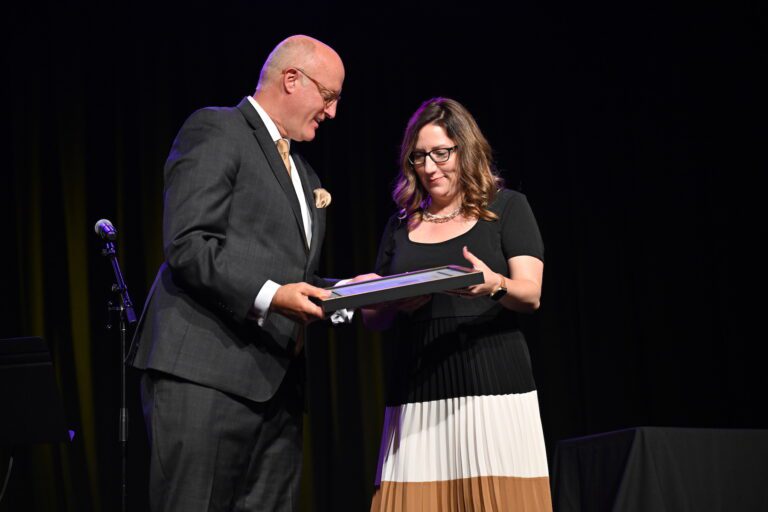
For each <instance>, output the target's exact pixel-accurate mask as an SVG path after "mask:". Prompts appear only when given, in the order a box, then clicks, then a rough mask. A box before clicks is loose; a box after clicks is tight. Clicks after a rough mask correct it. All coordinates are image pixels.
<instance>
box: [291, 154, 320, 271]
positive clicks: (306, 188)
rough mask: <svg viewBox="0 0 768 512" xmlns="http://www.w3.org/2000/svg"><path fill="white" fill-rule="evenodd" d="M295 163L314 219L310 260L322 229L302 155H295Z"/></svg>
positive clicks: (311, 216) (310, 213)
mask: <svg viewBox="0 0 768 512" xmlns="http://www.w3.org/2000/svg"><path fill="white" fill-rule="evenodd" d="M293 163H294V164H296V170H297V171H298V173H299V177H300V178H301V188H302V189H303V190H304V197H305V198H306V200H307V209H308V210H309V216H310V218H311V219H312V246H311V247H310V248H309V258H308V260H309V261H311V260H312V255H313V254H314V253H315V252H316V250H317V242H318V241H319V240H320V238H319V236H318V235H319V229H320V223H319V222H318V218H317V213H318V212H317V208H316V207H315V197H314V193H313V192H312V189H311V188H310V187H311V185H310V184H309V174H308V173H307V167H306V166H305V165H304V162H303V161H302V159H301V157H299V156H294V157H293Z"/></svg>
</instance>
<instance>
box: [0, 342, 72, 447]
mask: <svg viewBox="0 0 768 512" xmlns="http://www.w3.org/2000/svg"><path fill="white" fill-rule="evenodd" d="M0 411H2V414H0V417H1V418H2V419H0V446H14V445H21V444H34V443H54V442H59V441H67V440H68V439H69V432H68V430H67V426H66V421H65V419H64V408H63V406H62V403H61V396H60V395H59V389H58V387H57V386H56V379H55V377H54V373H53V363H52V362H51V356H50V353H49V352H48V347H47V346H46V344H45V342H44V341H43V339H42V338H38V337H26V338H10V339H3V340H0Z"/></svg>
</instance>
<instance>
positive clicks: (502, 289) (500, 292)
mask: <svg viewBox="0 0 768 512" xmlns="http://www.w3.org/2000/svg"><path fill="white" fill-rule="evenodd" d="M499 277H501V282H500V283H499V286H497V287H496V289H494V290H493V291H492V292H491V299H492V300H495V301H497V302H498V301H500V300H501V299H502V298H503V297H504V296H505V295H506V294H507V287H506V284H507V281H506V279H504V276H502V275H501V274H499Z"/></svg>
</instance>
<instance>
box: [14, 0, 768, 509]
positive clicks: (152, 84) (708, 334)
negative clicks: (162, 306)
mask: <svg viewBox="0 0 768 512" xmlns="http://www.w3.org/2000/svg"><path fill="white" fill-rule="evenodd" d="M14 3H15V4H17V5H12V6H10V7H8V6H6V7H5V8H4V10H5V12H4V14H3V16H2V21H0V28H2V38H3V39H2V41H3V45H2V52H3V55H4V61H3V62H4V65H3V79H2V89H1V91H2V99H3V101H4V104H5V109H4V111H5V112H6V113H5V115H4V118H5V120H6V122H4V123H3V125H2V126H3V133H2V136H1V137H0V141H2V144H3V146H2V155H3V156H4V158H3V162H4V163H3V164H2V167H3V169H2V173H1V174H0V180H2V182H0V215H1V217H0V218H1V219H2V240H3V242H2V248H3V249H2V253H1V254H2V258H3V265H2V284H1V285H0V286H2V294H0V301H1V302H0V314H2V321H1V322H0V338H6V337H13V336H24V335H38V336H42V337H44V338H45V340H46V341H47V342H48V344H49V346H50V348H51V353H52V355H53V359H54V364H55V367H56V377H57V380H58V384H59V386H60V389H61V393H62V397H63V399H64V405H65V408H66V411H67V415H68V422H69V424H70V425H71V428H72V429H73V430H75V432H76V435H75V438H74V440H73V441H72V442H71V443H69V444H66V445H65V444H61V445H52V446H48V445H41V446H34V447H16V448H14V449H13V450H11V449H9V448H2V449H0V455H3V456H2V457H0V482H2V478H3V477H4V476H5V472H6V467H7V460H8V455H10V454H11V453H13V455H14V456H15V457H14V469H13V473H12V475H11V479H10V483H9V486H8V491H7V493H6V497H5V498H4V500H3V501H2V502H1V503H0V511H2V512H8V511H22V510H23V511H78V512H80V511H113V510H119V496H120V492H119V491H120V489H119V483H120V478H119V477H120V452H119V445H118V442H117V439H118V437H117V436H118V431H117V425H118V423H117V419H118V416H117V409H118V406H119V391H120V381H119V369H120V354H119V344H118V339H117V336H116V333H114V332H109V331H106V330H105V329H104V323H105V319H106V313H105V304H106V301H107V300H108V299H109V295H110V293H109V288H110V285H111V283H112V274H111V269H110V267H109V265H108V262H107V260H105V259H104V258H103V257H102V256H101V255H100V254H99V250H100V243H99V241H98V240H97V238H96V236H95V235H94V233H93V225H94V223H95V221H96V220H98V219H100V218H103V217H106V218H109V219H110V220H112V221H113V222H114V224H115V225H116V226H117V228H118V230H119V232H120V238H119V243H118V250H119V255H120V262H121V265H122V268H123V272H124V275H125V277H126V279H127V282H128V285H129V289H130V293H131V295H132V297H133V299H134V301H135V302H136V303H137V306H140V305H141V304H142V303H143V301H144V299H145V297H146V293H147V290H148V287H149V285H150V284H151V282H152V279H153V276H154V274H155V272H156V270H157V267H158V265H159V264H160V263H161V261H162V240H161V218H162V166H163V163H164V160H165V158H166V156H167V152H168V150H169V148H170V145H171V142H172V140H173V137H174V136H175V134H176V132H177V130H178V129H179V127H180V126H181V124H182V122H183V121H184V119H185V118H186V117H187V116H188V115H189V114H190V113H191V112H193V111H194V110H196V109H198V108H201V107H204V106H209V105H228V106H231V105H235V104H236V103H237V102H238V101H239V100H240V99H242V98H243V97H244V96H245V95H248V94H250V93H252V92H253V89H254V87H255V84H256V80H257V77H258V73H259V69H260V66H261V63H262V62H263V60H264V58H265V57H266V56H267V54H268V52H269V51H270V50H271V49H272V48H273V46H274V45H275V44H276V43H277V42H278V41H279V40H281V39H283V38H284V37H286V36H288V35H290V34H293V33H306V34H309V35H312V36H314V37H317V38H319V39H321V40H323V41H325V42H327V43H329V44H330V45H332V46H333V47H334V48H336V49H337V50H338V52H339V53H340V54H341V56H342V58H343V59H344V61H345V64H346V69H347V80H346V82H345V84H344V92H343V98H342V100H341V103H340V105H339V112H338V117H337V119H335V120H333V121H330V122H327V123H325V124H324V125H323V126H322V127H321V129H320V130H319V132H318V136H317V139H316V140H315V141H314V142H312V143H308V144H301V147H300V150H301V151H302V153H303V154H304V155H305V156H306V157H307V158H308V159H309V161H310V162H312V163H313V165H314V167H315V169H316V170H317V171H318V173H319V174H320V177H321V179H322V180H323V183H324V186H325V187H326V188H327V189H328V190H330V191H331V193H332V194H333V197H334V201H333V205H332V206H331V207H330V210H329V223H328V232H327V237H326V242H325V248H324V258H323V261H324V263H323V271H324V273H325V274H326V275H328V276H335V277H349V276H353V275H355V274H358V273H363V272H367V271H370V270H371V268H372V266H373V263H374V259H375V255H376V248H377V244H378V240H379V236H380V233H381V230H382V229H383V226H384V223H385V221H386V219H387V217H388V216H389V215H390V214H391V213H392V212H393V211H394V207H393V203H392V202H391V199H390V190H391V185H392V182H393V179H394V177H395V173H396V168H397V147H398V143H399V141H400V137H401V135H402V132H403V129H404V127H405V123H406V121H407V119H408V117H409V115H410V114H411V113H412V112H413V111H414V110H415V109H416V108H417V107H418V105H419V104H420V103H421V102H422V101H423V100H425V99H427V98H430V97H433V96H438V95H441V96H448V97H452V98H455V99H457V100H459V101H461V102H462V103H464V104H465V105H466V106H467V107H468V108H469V109H470V111H471V112H473V114H474V115H475V116H476V118H477V120H478V122H479V124H480V126H481V128H482V129H483V131H484V132H485V134H486V136H487V137H488V139H489V140H490V142H491V145H492V146H493V148H494V151H495V157H496V160H497V163H498V166H499V168H500V169H501V170H502V171H503V175H504V176H505V178H506V179H507V183H508V185H509V186H510V187H512V188H516V189H518V190H521V191H522V192H524V193H525V194H527V196H528V198H529V201H530V203H531V205H532V207H533V209H534V211H535V213H536V215H537V218H538V221H539V224H540V227H541V230H542V233H543V236H544V240H545V245H546V266H545V280H544V294H543V305H542V308H541V310H540V311H539V312H537V313H536V314H535V315H533V316H530V317H526V319H525V323H524V326H525V331H526V334H527V337H528V340H529V345H530V349H531V353H532V358H533V364H534V373H535V376H536V379H537V384H538V387H539V399H540V404H541V412H542V419H543V424H544V431H545V434H546V439H547V446H548V450H549V453H550V457H551V455H552V454H553V451H554V446H555V444H556V442H557V441H558V440H560V439H564V438H568V437H573V436H579V435H586V434H592V433H598V432H604V431H609V430H614V429H619V428H625V427H631V426H638V425H656V426H681V427H718V428H728V427H739V428H768V412H766V408H765V395H766V391H768V377H766V374H767V373H768V372H766V371H765V364H764V362H763V360H762V358H761V357H759V351H760V348H761V345H763V344H764V340H765V336H764V335H763V334H762V331H763V329H762V321H761V320H762V319H763V317H764V316H765V313H764V311H763V307H762V306H764V305H765V303H766V301H765V299H764V287H763V280H762V278H763V275H764V267H765V263H764V258H763V256H764V254H765V253H764V252H762V249H761V247H760V246H761V245H762V243H763V242H764V240H765V229H764V227H763V224H764V219H765V213H764V204H765V199H764V197H763V195H764V194H763V191H762V189H761V188H760V187H759V186H758V183H759V180H760V178H761V177H762V174H764V173H765V170H766V168H767V166H766V163H767V162H766V157H765V144H766V135H767V134H766V129H765V126H766V125H765V113H766V109H765V106H766V105H765V99H764V97H765V91H766V90H768V83H766V82H767V81H766V71H765V70H766V64H768V62H766V61H767V60H768V59H766V52H765V48H766V33H767V32H766V28H767V27H766V12H765V7H762V6H761V7H757V6H750V5H749V4H740V3H729V6H727V7H726V6H714V5H703V4H697V5H691V6H682V5H678V6H676V5H674V4H669V3H667V4H665V5H655V4H652V3H636V4H633V5H630V4H626V3H624V2H613V3H611V4H610V5H597V4H591V5H589V6H585V5H582V3H581V2H569V3H566V4H565V5H562V6H555V5H548V6H543V5H538V6H536V7H533V6H531V5H528V3H513V4H508V5H506V7H505V8H504V9H503V10H499V8H498V7H496V6H494V5H493V4H490V3H488V4H485V3H484V2H471V3H442V4H432V3H430V4H423V5H422V4H420V3H418V2H407V3H406V2H394V3H392V2H389V3H377V4H370V5H368V6H358V5H349V4H346V3H341V2H318V3H307V2H292V3H290V4H283V5H279V4H272V5H271V6H265V5H263V3H262V2H255V1H250V2H249V1H245V0H239V1H237V0H221V1H219V2H216V3H210V4H205V3H197V4H195V3H188V2H187V3H175V4H174V3H170V4H169V3H158V4H156V5H155V4H150V3H137V2H126V3H122V4H121V3H103V2H102V3H95V4H92V5H89V4H84V3H70V4H66V5H65V4H63V3H60V2H48V3H45V2H36V3H22V2H14ZM531 3H533V2H531ZM311 343H312V346H311V361H310V365H309V371H310V374H309V384H310V385H309V400H308V402H309V406H310V410H311V414H310V415H309V416H308V417H307V420H306V429H305V430H306V435H305V441H306V443H305V448H306V457H305V467H304V480H303V491H304V492H303V505H302V510H305V511H333V510H341V509H343V510H366V509H367V507H368V503H369V499H370V495H371V493H372V481H373V477H374V470H375V463H376V457H377V451H378V437H379V433H380V432H379V431H380V426H381V422H382V417H383V414H382V413H383V390H382V381H383V375H384V369H383V363H384V361H383V359H384V357H383V355H382V354H383V352H382V346H383V344H384V343H386V339H383V338H382V337H381V336H379V335H377V334H372V333H368V332H366V331H365V330H364V329H363V328H362V326H361V325H360V323H359V320H358V321H356V322H355V323H354V324H353V325H351V326H346V327H342V328H338V329H328V328H327V326H326V325H321V324H315V325H314V326H313V327H312V337H311ZM129 385H130V387H129V401H130V411H131V424H130V438H129V454H128V460H129V481H128V487H129V493H130V494H129V503H130V510H135V511H140V510H146V509H147V505H146V499H147V498H146V478H147V477H146V472H147V471H146V468H147V466H146V464H147V442H146V435H145V433H144V430H143V420H142V417H141V411H140V406H139V403H138V387H137V378H136V375H134V374H131V375H130V381H129ZM18 392H19V393H24V390H23V389H19V390H18ZM0 411H2V405H1V404H0ZM0 417H1V418H2V419H0V421H12V418H10V417H8V416H7V415H6V414H5V413H3V412H0ZM550 460H551V459H550Z"/></svg>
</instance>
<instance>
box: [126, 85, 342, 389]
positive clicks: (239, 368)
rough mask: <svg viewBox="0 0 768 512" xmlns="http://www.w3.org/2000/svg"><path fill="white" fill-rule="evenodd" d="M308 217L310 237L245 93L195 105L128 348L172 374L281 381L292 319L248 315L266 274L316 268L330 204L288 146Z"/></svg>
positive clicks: (252, 385) (169, 168) (226, 385)
mask: <svg viewBox="0 0 768 512" xmlns="http://www.w3.org/2000/svg"><path fill="white" fill-rule="evenodd" d="M292 156H293V159H294V162H295V164H296V167H297V168H298V172H299V174H300V177H301V182H302V186H303V188H304V194H305V196H306V199H307V205H308V206H309V209H310V214H311V216H312V226H313V228H312V231H313V233H312V246H311V248H310V249H307V242H306V236H305V234H304V228H303V224H302V220H301V211H300V209H299V203H298V200H297V199H296V193H295V191H294V188H293V186H292V184H291V181H290V178H289V176H288V173H287V172H286V170H285V167H284V165H283V162H282V160H281V159H280V155H279V154H278V152H277V148H276V147H275V144H274V142H273V141H272V139H271V137H270V136H269V133H268V132H267V129H266V127H265V126H264V123H263V122H262V121H261V118H260V117H259V115H258V113H257V112H256V110H255V109H254V108H253V106H252V105H251V104H250V103H249V102H248V99H247V98H245V99H243V101H241V102H240V104H239V105H238V106H237V107H235V108H205V109H202V110H199V111H197V112H195V113H194V114H192V115H191V116H190V117H189V119H187V120H186V122H185V123H184V125H183V127H182V128H181V130H180V132H179V134H178V135H177V137H176V140H175V141H174V143H173V147H172V149H171V152H170V155H169V157H168V161H167V162H166V165H165V172H164V179H165V204H164V213H163V242H164V250H165V257H166V261H165V263H163V265H162V266H161V268H160V270H159V272H158V274H157V278H156V279H155V283H154V284H153V286H152V290H151V292H150V294H149V297H148V298H147V302H146V304H145V305H144V311H143V313H142V316H141V320H140V322H139V324H138V327H137V329H136V333H135V335H134V339H133V344H132V347H131V350H130V352H129V362H130V363H131V364H132V365H133V366H134V367H136V368H140V369H153V370H158V371H162V372H165V373H169V374H172V375H176V376H178V377H181V378H183V379H187V380H190V381H193V382H197V383H199V384H203V385H206V386H210V387H213V388H216V389H219V390H221V391H225V392H228V393H232V394H235V395H238V396H242V397H245V398H248V399H250V400H254V401H258V402H261V401H266V400H268V399H269V398H270V397H272V395H274V393H275V391H276V390H277V388H278V387H279V385H280V383H281V381H282V379H283V377H284V375H285V371H286V369H287V367H288V365H289V363H290V361H291V357H292V356H291V353H292V350H293V345H294V343H295V339H296V335H297V334H298V330H299V328H300V327H299V325H298V324H296V323H294V322H292V321H290V320H288V319H287V318H285V317H282V316H280V315H278V314H274V313H273V314H270V315H269V316H268V317H267V320H266V322H265V323H264V325H263V326H262V327H259V326H258V325H257V324H256V322H255V321H253V320H250V319H249V318H248V312H249V310H250V309H251V306H252V305H253V301H254V299H255V297H256V295H257V294H258V292H259V290H261V287H262V286H263V285H264V283H265V282H266V281H267V280H268V279H271V280H273V281H275V282H277V283H280V284H285V283H293V282H299V281H307V282H309V283H311V284H315V285H317V286H326V285H328V284H329V283H328V282H326V281H324V280H322V279H320V278H318V277H317V276H316V271H317V265H318V259H319V253H320V247H321V246H322V244H323V237H324V233H325V210H323V209H317V208H315V206H314V203H315V202H314V199H313V194H312V191H313V190H314V189H315V188H318V187H319V186H320V180H319V179H318V177H317V175H316V174H315V172H314V171H313V170H312V168H311V167H310V166H309V165H308V164H307V163H306V162H305V161H304V160H303V159H302V158H301V157H300V156H299V155H298V154H295V153H293V154H292Z"/></svg>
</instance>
